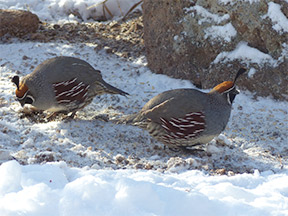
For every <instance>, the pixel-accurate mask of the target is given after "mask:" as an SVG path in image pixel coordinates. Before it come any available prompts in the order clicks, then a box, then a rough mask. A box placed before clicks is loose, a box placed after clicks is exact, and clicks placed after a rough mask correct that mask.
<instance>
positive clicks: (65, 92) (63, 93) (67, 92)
mask: <svg viewBox="0 0 288 216" xmlns="http://www.w3.org/2000/svg"><path fill="white" fill-rule="evenodd" d="M69 92H70V90H69V91H64V92H61V93H60V94H58V95H57V96H56V98H58V97H61V96H62V95H65V94H69Z"/></svg>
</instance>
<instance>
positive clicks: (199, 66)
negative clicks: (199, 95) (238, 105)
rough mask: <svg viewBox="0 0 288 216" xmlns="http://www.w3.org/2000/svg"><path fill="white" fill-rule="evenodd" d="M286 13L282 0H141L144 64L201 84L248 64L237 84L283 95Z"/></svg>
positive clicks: (287, 78) (286, 95)
mask: <svg viewBox="0 0 288 216" xmlns="http://www.w3.org/2000/svg"><path fill="white" fill-rule="evenodd" d="M250 2H251V3H250ZM287 17H288V3H287V1H283V0H282V1H281V0H278V1H276V0H275V1H269V0H262V1H229V0H198V1H197V0H194V1H191V0H182V1H174V0H164V1H154V0H144V3H143V22H144V42H145V47H146V52H147V60H148V66H149V67H150V68H151V70H152V71H154V72H155V73H163V74H167V75H169V76H172V77H175V78H182V79H189V80H191V81H192V82H193V83H194V84H195V85H196V86H198V87H201V88H211V87H213V86H215V85H216V84H218V83H220V82H222V81H223V80H228V79H232V78H233V77H234V75H235V73H236V72H237V70H238V69H239V67H247V68H248V70H249V72H248V73H247V76H246V77H245V76H243V78H241V79H239V82H238V83H237V84H238V85H239V86H240V87H242V88H246V89H248V90H250V91H252V92H255V93H256V95H261V96H269V95H272V96H273V97H274V98H276V99H281V100H283V99H284V100H288V88H287V86H288V70H287V68H288V19H287Z"/></svg>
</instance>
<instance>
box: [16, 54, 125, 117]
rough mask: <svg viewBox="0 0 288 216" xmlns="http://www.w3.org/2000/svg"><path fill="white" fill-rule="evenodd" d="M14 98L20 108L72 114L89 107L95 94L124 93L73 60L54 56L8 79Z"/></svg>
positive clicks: (80, 62)
mask: <svg viewBox="0 0 288 216" xmlns="http://www.w3.org/2000/svg"><path fill="white" fill-rule="evenodd" d="M12 82H13V83H15V84H16V86H17V89H16V92H15V93H16V98H17V100H18V101H19V102H20V104H21V105H22V106H24V105H25V104H31V105H32V106H33V107H34V108H36V109H37V110H43V111H49V112H52V113H62V112H63V113H66V114H68V113H72V114H71V116H74V114H75V113H76V112H77V111H78V110H80V109H82V108H84V107H85V106H87V105H88V104H90V103H91V102H92V100H93V98H94V97H95V96H96V95H101V94H105V93H107V94H120V95H123V96H125V95H128V93H126V92H124V91H122V90H120V89H118V88H116V87H113V86H111V85H110V84H108V83H106V82H105V81H104V80H103V78H102V75H101V72H100V71H99V70H95V69H94V68H93V67H92V66H91V65H90V64H89V63H87V62H86V61H84V60H81V59H78V58H74V57H66V56H61V57H55V58H51V59H48V60H46V61H44V62H43V63H41V64H40V65H38V66H37V67H36V68H35V70H34V71H33V72H32V73H30V74H28V75H26V76H24V77H23V78H22V79H21V81H20V80H19V77H18V76H14V77H13V78H12Z"/></svg>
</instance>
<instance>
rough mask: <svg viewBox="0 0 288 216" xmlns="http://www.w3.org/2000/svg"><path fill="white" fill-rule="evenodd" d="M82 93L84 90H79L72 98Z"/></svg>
mask: <svg viewBox="0 0 288 216" xmlns="http://www.w3.org/2000/svg"><path fill="white" fill-rule="evenodd" d="M82 91H84V89H81V90H80V91H77V92H76V93H74V94H73V95H72V97H75V96H76V95H78V94H80V93H81V92H82Z"/></svg>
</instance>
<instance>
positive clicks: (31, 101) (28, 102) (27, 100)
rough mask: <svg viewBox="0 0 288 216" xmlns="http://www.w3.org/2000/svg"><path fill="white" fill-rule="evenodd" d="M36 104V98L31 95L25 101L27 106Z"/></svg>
mask: <svg viewBox="0 0 288 216" xmlns="http://www.w3.org/2000/svg"><path fill="white" fill-rule="evenodd" d="M33 102H34V98H33V97H32V96H30V95H27V97H26V99H25V104H32V103H33Z"/></svg>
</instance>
